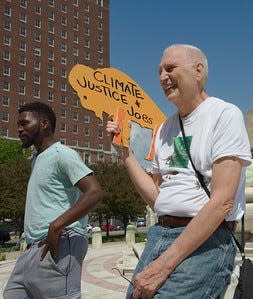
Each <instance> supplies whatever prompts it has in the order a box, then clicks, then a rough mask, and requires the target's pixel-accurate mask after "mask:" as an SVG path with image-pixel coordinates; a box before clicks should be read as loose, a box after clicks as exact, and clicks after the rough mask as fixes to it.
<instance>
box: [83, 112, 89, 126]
mask: <svg viewBox="0 0 253 299" xmlns="http://www.w3.org/2000/svg"><path fill="white" fill-rule="evenodd" d="M84 122H85V123H86V124H88V123H89V122H90V116H89V115H87V114H84Z"/></svg>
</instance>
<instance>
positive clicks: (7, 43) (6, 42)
mask: <svg viewBox="0 0 253 299" xmlns="http://www.w3.org/2000/svg"><path fill="white" fill-rule="evenodd" d="M4 44H5V45H6V46H10V45H11V38H10V36H7V35H5V36H4Z"/></svg>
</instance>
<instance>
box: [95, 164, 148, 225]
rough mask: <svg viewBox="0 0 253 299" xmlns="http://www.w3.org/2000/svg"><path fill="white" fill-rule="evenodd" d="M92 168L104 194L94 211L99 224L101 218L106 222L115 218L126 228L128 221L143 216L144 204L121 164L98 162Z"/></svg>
mask: <svg viewBox="0 0 253 299" xmlns="http://www.w3.org/2000/svg"><path fill="white" fill-rule="evenodd" d="M92 168H93V170H94V172H95V174H96V177H97V179H98V181H99V183H100V185H101V187H102V189H103V192H104V197H103V200H102V202H101V203H100V204H99V205H98V206H97V207H96V208H95V209H94V212H95V213H97V215H99V221H100V223H101V221H102V218H103V217H104V218H105V220H108V219H109V218H111V217H112V216H115V217H116V218H117V219H120V220H121V221H122V222H123V224H124V226H125V227H126V225H127V224H128V222H129V220H130V219H134V218H135V217H136V216H140V215H143V214H144V212H145V207H146V204H145V203H144V201H143V200H142V199H141V198H140V196H139V195H138V193H137V192H136V190H135V187H134V185H133V184H132V182H131V180H130V178H129V176H128V173H127V170H126V168H125V166H124V165H123V164H119V163H105V162H99V163H98V164H97V165H94V166H92Z"/></svg>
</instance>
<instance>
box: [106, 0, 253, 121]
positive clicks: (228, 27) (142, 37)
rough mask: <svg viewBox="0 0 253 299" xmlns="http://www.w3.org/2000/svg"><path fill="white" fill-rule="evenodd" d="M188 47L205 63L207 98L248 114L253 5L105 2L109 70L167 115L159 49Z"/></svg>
mask: <svg viewBox="0 0 253 299" xmlns="http://www.w3.org/2000/svg"><path fill="white" fill-rule="evenodd" d="M173 43H188V44H193V45H195V46H197V47H199V48H201V49H202V50H203V52H204V53H205V54H206V56H207V58H208V62H209V79H208V85H207V90H208V94H209V95H213V96H217V97H220V98H222V99H224V100H226V101H229V102H231V103H233V104H236V105H237V106H238V107H239V108H240V109H241V110H242V112H243V113H245V112H246V111H247V110H249V109H253V76H252V70H253V1H251V0H240V1H235V0H212V1H211V0H209V1H208V0H206V1H205V0H202V1H200V0H181V1H180V0H178V1H171V0H127V1H125V0H110V51H111V54H110V60H111V61H110V64H111V67H114V68H117V69H119V70H121V71H123V72H125V73H126V74H128V75H129V76H130V77H132V78H133V79H134V80H135V81H136V82H137V83H138V84H139V85H140V86H141V87H142V88H143V89H144V90H145V91H146V92H147V94H148V95H149V96H150V97H151V98H152V99H153V100H154V101H155V102H156V104H157V105H158V106H159V107H160V109H161V110H163V112H164V113H165V114H166V115H168V116H169V115H171V114H172V113H173V112H174V111H175V107H174V106H173V105H171V104H170V103H168V101H167V100H166V99H165V97H164V95H163V92H162V90H161V88H160V85H159V76H158V72H157V69H158V64H159V62H160V58H161V55H162V52H163V50H164V48H166V47H167V46H168V45H170V44H173Z"/></svg>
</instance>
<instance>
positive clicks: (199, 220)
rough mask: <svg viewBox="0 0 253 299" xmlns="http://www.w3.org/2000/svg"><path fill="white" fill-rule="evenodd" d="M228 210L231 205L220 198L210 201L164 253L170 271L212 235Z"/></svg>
mask: <svg viewBox="0 0 253 299" xmlns="http://www.w3.org/2000/svg"><path fill="white" fill-rule="evenodd" d="M228 212H229V207H228V206H226V205H221V203H220V202H219V201H218V200H215V199H210V200H209V201H208V203H207V204H206V205H205V206H204V207H203V208H202V209H201V210H200V212H199V213H198V214H197V215H196V216H195V217H194V218H193V219H192V220H191V222H190V223H189V224H188V225H187V226H186V227H185V229H184V231H183V232H182V233H181V234H180V236H179V237H178V238H177V239H176V240H175V241H174V243H173V244H172V245H171V246H170V247H169V248H168V249H167V251H166V252H165V253H164V256H163V258H164V261H165V262H167V263H168V265H167V267H168V272H169V273H171V272H172V271H173V270H174V269H175V268H176V266H177V265H179V264H180V263H181V262H182V261H183V260H184V259H185V258H186V257H187V256H189V255H190V254H191V253H193V252H194V251H195V250H196V249H197V248H199V247H200V246H201V245H202V244H203V243H204V242H205V241H206V240H207V239H208V238H209V237H210V236H211V235H212V233H213V232H214V231H215V230H216V229H217V228H218V226H219V225H220V224H221V223H222V221H223V220H224V218H225V217H226V215H227V214H228ZM210 215H211V217H210Z"/></svg>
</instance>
